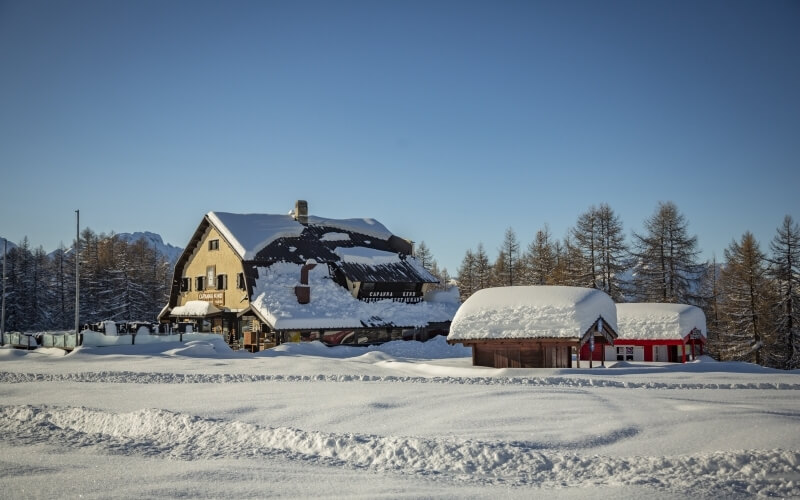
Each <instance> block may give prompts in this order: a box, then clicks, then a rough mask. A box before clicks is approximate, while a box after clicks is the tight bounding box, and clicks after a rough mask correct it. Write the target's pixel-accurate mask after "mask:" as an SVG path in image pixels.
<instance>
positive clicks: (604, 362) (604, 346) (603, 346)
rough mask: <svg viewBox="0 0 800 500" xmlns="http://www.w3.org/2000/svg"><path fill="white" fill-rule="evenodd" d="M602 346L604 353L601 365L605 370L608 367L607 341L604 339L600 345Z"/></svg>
mask: <svg viewBox="0 0 800 500" xmlns="http://www.w3.org/2000/svg"><path fill="white" fill-rule="evenodd" d="M600 346H601V349H603V353H602V354H601V356H602V358H600V359H601V360H602V361H600V364H601V365H602V366H603V368H605V367H606V340H605V339H603V343H602V344H600Z"/></svg>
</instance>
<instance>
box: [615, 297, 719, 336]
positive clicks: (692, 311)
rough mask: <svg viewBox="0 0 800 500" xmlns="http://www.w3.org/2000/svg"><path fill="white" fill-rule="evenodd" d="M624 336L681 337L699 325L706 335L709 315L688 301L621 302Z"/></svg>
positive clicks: (698, 327)
mask: <svg viewBox="0 0 800 500" xmlns="http://www.w3.org/2000/svg"><path fill="white" fill-rule="evenodd" d="M617 322H618V324H619V330H618V331H617V333H618V334H619V338H620V339H640V340H680V339H683V338H684V337H686V336H687V335H688V334H689V332H691V331H692V329H694V328H697V329H698V330H700V331H701V332H702V334H703V336H706V315H705V314H703V311H702V310H701V309H700V308H699V307H695V306H689V305H686V304H647V303H637V304H617Z"/></svg>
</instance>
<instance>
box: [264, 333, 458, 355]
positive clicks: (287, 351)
mask: <svg viewBox="0 0 800 500" xmlns="http://www.w3.org/2000/svg"><path fill="white" fill-rule="evenodd" d="M376 352H377V353H383V354H386V355H388V356H391V357H394V358H404V359H447V358H464V357H469V356H471V355H472V349H470V348H468V347H463V346H452V345H449V344H448V343H447V340H446V339H445V337H444V336H441V335H440V336H437V337H434V338H432V339H430V340H428V341H426V342H419V341H416V340H394V341H392V342H386V343H384V344H380V345H371V346H364V347H360V346H359V347H356V346H344V345H337V346H330V347H329V346H326V345H325V344H323V343H322V342H319V341H314V342H299V343H296V342H293V343H287V344H281V345H279V346H277V347H273V348H272V349H268V350H266V351H262V352H260V353H258V354H256V355H257V356H260V357H280V356H318V357H324V358H338V359H346V358H357V357H360V356H364V355H365V354H367V353H376Z"/></svg>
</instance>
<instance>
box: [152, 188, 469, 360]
mask: <svg viewBox="0 0 800 500" xmlns="http://www.w3.org/2000/svg"><path fill="white" fill-rule="evenodd" d="M307 207H308V205H307V203H306V202H305V201H302V200H299V201H298V202H297V203H296V205H295V209H294V211H293V212H291V213H290V214H288V215H270V214H233V213H225V212H209V213H208V214H206V215H205V217H203V220H202V221H201V222H200V225H199V226H198V227H197V230H196V231H195V232H194V235H193V236H192V239H191V241H190V242H189V244H188V245H187V246H186V249H185V250H184V252H183V254H182V255H181V257H180V258H179V259H178V262H177V264H176V266H175V275H174V280H173V284H172V289H171V293H170V298H169V303H168V304H167V305H166V306H165V307H164V309H163V310H162V312H161V313H160V315H159V320H160V321H161V322H164V323H171V324H173V325H174V326H176V327H178V328H180V329H183V330H185V329H189V328H191V329H192V330H193V331H197V330H199V331H208V332H217V333H220V334H222V335H223V336H224V337H225V338H226V339H227V340H228V341H229V342H230V343H231V344H233V345H242V346H244V347H246V348H248V349H250V350H257V349H259V348H263V347H265V346H270V345H273V344H275V343H282V342H297V341H303V340H321V341H323V342H325V343H328V344H372V343H378V342H385V341H389V340H396V339H401V338H406V339H408V338H414V339H421V340H425V339H427V338H428V337H430V336H433V335H438V334H446V333H447V331H448V329H449V325H450V321H451V320H452V318H453V315H454V314H455V311H456V309H457V308H458V301H457V299H454V297H455V296H456V295H457V294H447V293H442V292H441V291H439V292H436V291H434V290H433V286H434V285H435V284H437V283H438V281H437V279H436V278H435V277H434V276H433V275H431V273H430V272H428V271H427V270H426V269H425V268H424V267H423V266H422V265H421V264H420V263H419V262H418V261H417V260H416V259H415V258H414V257H413V256H412V254H413V244H412V243H411V242H410V241H408V240H406V239H403V238H400V237H398V236H396V235H394V234H392V233H391V232H390V231H389V230H388V229H386V227H384V226H383V225H382V224H380V223H379V222H378V221H376V220H374V219H325V218H321V217H316V216H311V215H308V208H307Z"/></svg>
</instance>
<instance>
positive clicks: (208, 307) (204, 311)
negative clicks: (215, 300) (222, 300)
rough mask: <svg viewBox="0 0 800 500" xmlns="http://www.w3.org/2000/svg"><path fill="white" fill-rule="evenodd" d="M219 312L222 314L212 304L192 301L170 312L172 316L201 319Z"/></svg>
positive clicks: (203, 301)
mask: <svg viewBox="0 0 800 500" xmlns="http://www.w3.org/2000/svg"><path fill="white" fill-rule="evenodd" d="M218 312H221V311H220V309H219V308H218V307H217V306H215V305H214V304H212V303H211V302H206V301H205V300H190V301H188V302H186V304H184V305H182V306H178V307H174V308H173V309H172V312H170V316H181V317H197V318H201V317H204V316H208V315H209V314H215V313H218Z"/></svg>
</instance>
